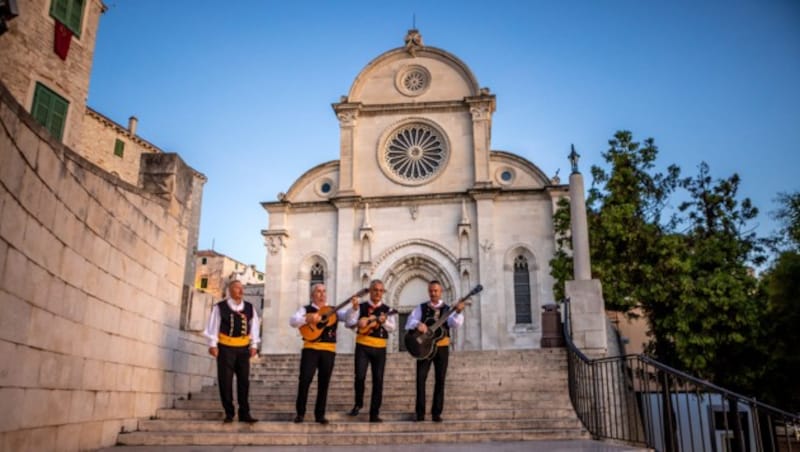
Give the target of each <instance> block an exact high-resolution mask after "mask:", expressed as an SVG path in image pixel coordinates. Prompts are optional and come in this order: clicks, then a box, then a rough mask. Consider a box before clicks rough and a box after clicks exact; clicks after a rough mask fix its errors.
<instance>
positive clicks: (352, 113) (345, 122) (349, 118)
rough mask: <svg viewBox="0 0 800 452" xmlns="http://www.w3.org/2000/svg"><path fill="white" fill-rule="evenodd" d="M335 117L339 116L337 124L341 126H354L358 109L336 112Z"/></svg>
mask: <svg viewBox="0 0 800 452" xmlns="http://www.w3.org/2000/svg"><path fill="white" fill-rule="evenodd" d="M336 117H337V118H339V125H340V126H341V127H355V125H356V120H357V119H358V111H356V110H348V111H340V112H338V113H336Z"/></svg>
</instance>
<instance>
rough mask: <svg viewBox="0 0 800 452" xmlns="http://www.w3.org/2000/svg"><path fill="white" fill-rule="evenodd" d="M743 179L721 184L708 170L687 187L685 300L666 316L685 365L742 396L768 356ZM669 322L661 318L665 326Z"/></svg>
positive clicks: (751, 210) (703, 167) (751, 213)
mask: <svg viewBox="0 0 800 452" xmlns="http://www.w3.org/2000/svg"><path fill="white" fill-rule="evenodd" d="M739 183H740V179H739V176H738V175H737V174H734V175H732V176H731V177H729V178H727V179H720V180H714V179H713V178H712V176H711V172H710V170H709V166H708V164H706V163H705V162H703V163H701V164H700V167H699V172H698V174H697V175H696V176H695V177H693V178H687V179H684V180H683V181H682V184H681V185H682V187H683V188H685V189H686V190H687V192H688V194H689V199H688V200H687V201H685V202H683V203H681V205H680V206H679V208H678V209H679V211H680V212H681V213H683V214H684V218H683V221H684V223H686V224H688V230H687V231H686V232H685V240H684V244H685V250H686V254H685V258H686V259H687V264H686V269H687V271H688V278H687V279H686V282H687V284H685V286H684V287H683V291H682V294H681V298H680V302H679V303H677V304H675V306H674V308H675V309H674V310H673V311H672V312H670V313H665V315H666V316H667V318H668V319H669V324H670V328H672V329H673V331H672V335H671V339H672V341H673V342H674V347H675V353H676V355H677V357H678V360H679V363H680V367H682V368H683V369H685V370H687V371H689V372H691V373H694V374H696V375H699V376H701V377H704V378H707V379H710V380H712V381H714V382H715V383H717V384H720V385H722V386H725V387H728V388H731V389H736V390H750V389H752V384H753V382H754V381H755V380H756V379H757V378H759V376H760V372H761V369H762V365H763V359H762V358H763V356H764V353H763V351H760V350H758V346H759V343H760V340H761V338H762V336H763V334H762V333H763V332H762V329H761V327H760V325H761V317H762V315H763V312H764V309H763V302H761V301H759V300H758V296H757V290H756V289H757V279H756V277H755V275H754V271H753V269H752V267H750V265H758V264H759V263H761V262H763V256H762V255H761V253H760V241H759V240H758V238H757V237H756V235H755V233H754V232H753V231H752V230H749V229H748V224H749V222H750V221H751V220H753V219H754V218H755V217H756V216H757V214H758V209H756V208H755V207H754V206H753V205H752V203H751V202H750V200H749V199H747V198H745V199H744V200H742V201H741V202H739V201H738V200H737V192H738V188H739ZM662 320H664V319H656V320H655V321H662Z"/></svg>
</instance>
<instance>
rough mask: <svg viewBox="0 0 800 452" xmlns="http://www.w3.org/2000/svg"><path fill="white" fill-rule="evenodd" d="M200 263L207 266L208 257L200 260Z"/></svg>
mask: <svg viewBox="0 0 800 452" xmlns="http://www.w3.org/2000/svg"><path fill="white" fill-rule="evenodd" d="M200 263H201V264H202V265H206V264H207V263H208V258H207V257H204V258H202V259H200Z"/></svg>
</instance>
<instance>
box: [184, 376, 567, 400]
mask: <svg viewBox="0 0 800 452" xmlns="http://www.w3.org/2000/svg"><path fill="white" fill-rule="evenodd" d="M433 380H434V379H433V378H432V377H431V378H428V382H427V385H426V387H429V388H433ZM315 386H316V382H312V383H311V388H310V390H312V391H313V390H316V388H315ZM365 388H366V392H367V393H369V391H371V388H372V384H371V382H370V376H369V375H368V376H367V381H366V383H365ZM415 388H416V385H415V383H414V382H413V381H409V382H396V381H385V382H384V383H383V393H384V395H387V394H406V395H412V396H413V395H414V394H415ZM296 390H297V381H296V380H295V381H292V382H287V383H286V384H274V385H262V384H253V383H252V382H251V384H250V397H275V396H277V395H281V394H282V395H290V394H293V393H294V392H295V391H296ZM446 390H447V394H461V393H464V394H474V393H475V392H480V393H481V394H483V395H484V396H488V395H490V394H491V395H494V394H505V393H519V394H523V393H524V394H528V393H534V394H535V393H540V392H558V391H566V390H567V384H566V382H565V381H563V382H562V381H558V382H542V383H538V384H536V385H535V386H531V384H530V383H523V382H515V383H511V384H501V385H498V384H490V383H483V382H478V383H476V382H472V383H470V384H469V385H466V384H459V383H457V382H448V383H447V386H446ZM234 391H235V390H234ZM353 391H354V389H353V381H352V380H350V381H341V382H331V384H330V386H328V393H329V394H331V393H341V392H353ZM191 397H192V399H207V398H216V397H219V387H217V386H205V387H203V389H202V390H201V391H200V392H193V393H192V395H191Z"/></svg>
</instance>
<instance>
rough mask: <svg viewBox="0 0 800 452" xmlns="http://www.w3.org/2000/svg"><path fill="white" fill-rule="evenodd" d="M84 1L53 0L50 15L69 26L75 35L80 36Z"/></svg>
mask: <svg viewBox="0 0 800 452" xmlns="http://www.w3.org/2000/svg"><path fill="white" fill-rule="evenodd" d="M83 3H84V2H83V0H53V3H52V4H50V15H51V16H52V17H53V18H54V19H56V20H58V21H59V22H61V23H62V24H64V26H66V27H67V28H69V30H70V31H71V32H72V34H73V35H75V36H77V37H80V36H81V22H82V20H83Z"/></svg>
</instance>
